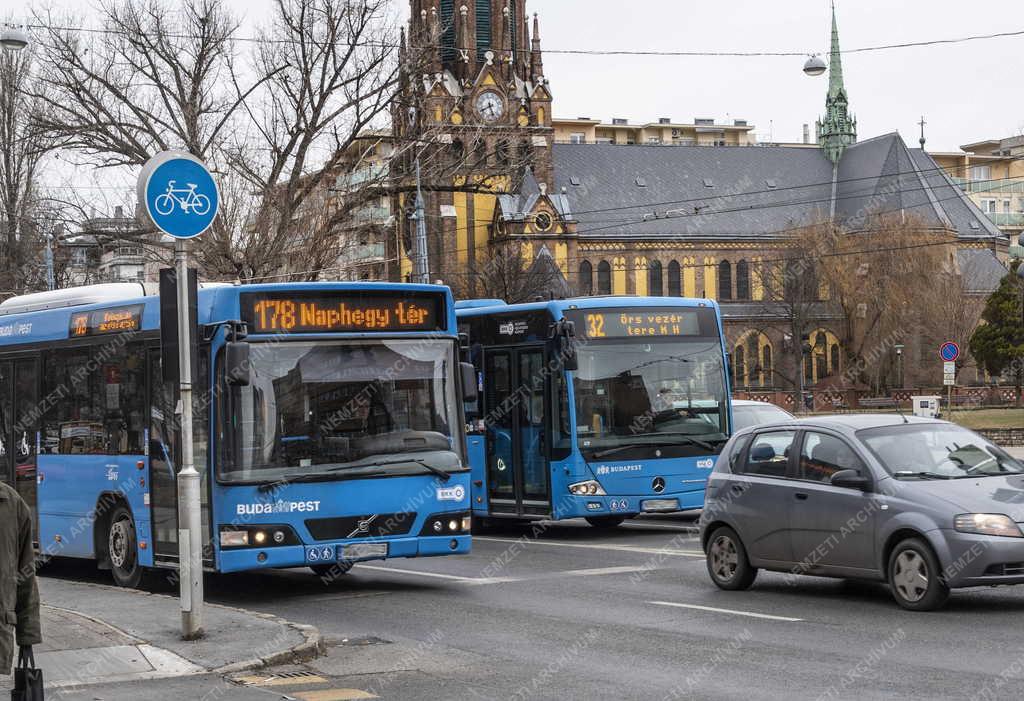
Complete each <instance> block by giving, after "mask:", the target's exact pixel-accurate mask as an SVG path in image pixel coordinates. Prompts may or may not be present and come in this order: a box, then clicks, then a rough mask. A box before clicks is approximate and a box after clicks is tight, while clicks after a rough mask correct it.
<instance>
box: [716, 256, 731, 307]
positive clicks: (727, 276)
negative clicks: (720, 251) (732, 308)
mask: <svg viewBox="0 0 1024 701" xmlns="http://www.w3.org/2000/svg"><path fill="white" fill-rule="evenodd" d="M718 299H721V300H724V301H728V300H730V299H732V264H731V263H730V262H729V261H727V260H723V261H722V262H721V263H719V264H718Z"/></svg>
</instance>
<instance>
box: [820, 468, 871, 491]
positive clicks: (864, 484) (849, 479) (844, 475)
mask: <svg viewBox="0 0 1024 701" xmlns="http://www.w3.org/2000/svg"><path fill="white" fill-rule="evenodd" d="M830 483H831V484H832V486H833V487H843V488H844V489H857V490H859V491H861V492H866V491H868V490H869V489H871V479H870V478H868V477H865V476H864V475H862V474H861V473H860V471H859V470H840V471H839V472H836V473H835V474H833V475H832V479H831V480H830Z"/></svg>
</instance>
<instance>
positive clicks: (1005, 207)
mask: <svg viewBox="0 0 1024 701" xmlns="http://www.w3.org/2000/svg"><path fill="white" fill-rule="evenodd" d="M1009 213H1010V200H1003V214H1009Z"/></svg>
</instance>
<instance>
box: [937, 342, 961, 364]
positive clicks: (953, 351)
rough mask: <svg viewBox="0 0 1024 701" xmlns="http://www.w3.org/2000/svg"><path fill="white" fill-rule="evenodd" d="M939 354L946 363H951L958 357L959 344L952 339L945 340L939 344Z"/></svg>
mask: <svg viewBox="0 0 1024 701" xmlns="http://www.w3.org/2000/svg"><path fill="white" fill-rule="evenodd" d="M939 356H940V357H941V358H942V359H943V360H944V361H946V362H947V363H952V362H953V361H954V360H956V359H957V358H959V357H960V346H958V345H957V344H956V343H954V342H953V341H946V342H945V343H943V344H942V345H941V346H939Z"/></svg>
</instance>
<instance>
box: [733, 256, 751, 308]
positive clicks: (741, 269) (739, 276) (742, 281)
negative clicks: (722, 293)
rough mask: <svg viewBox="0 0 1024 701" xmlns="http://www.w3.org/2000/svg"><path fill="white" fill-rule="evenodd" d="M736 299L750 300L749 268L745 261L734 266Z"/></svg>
mask: <svg viewBox="0 0 1024 701" xmlns="http://www.w3.org/2000/svg"><path fill="white" fill-rule="evenodd" d="M736 299H750V266H749V264H748V263H747V261H745V260H741V261H740V262H738V263H737V264H736Z"/></svg>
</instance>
